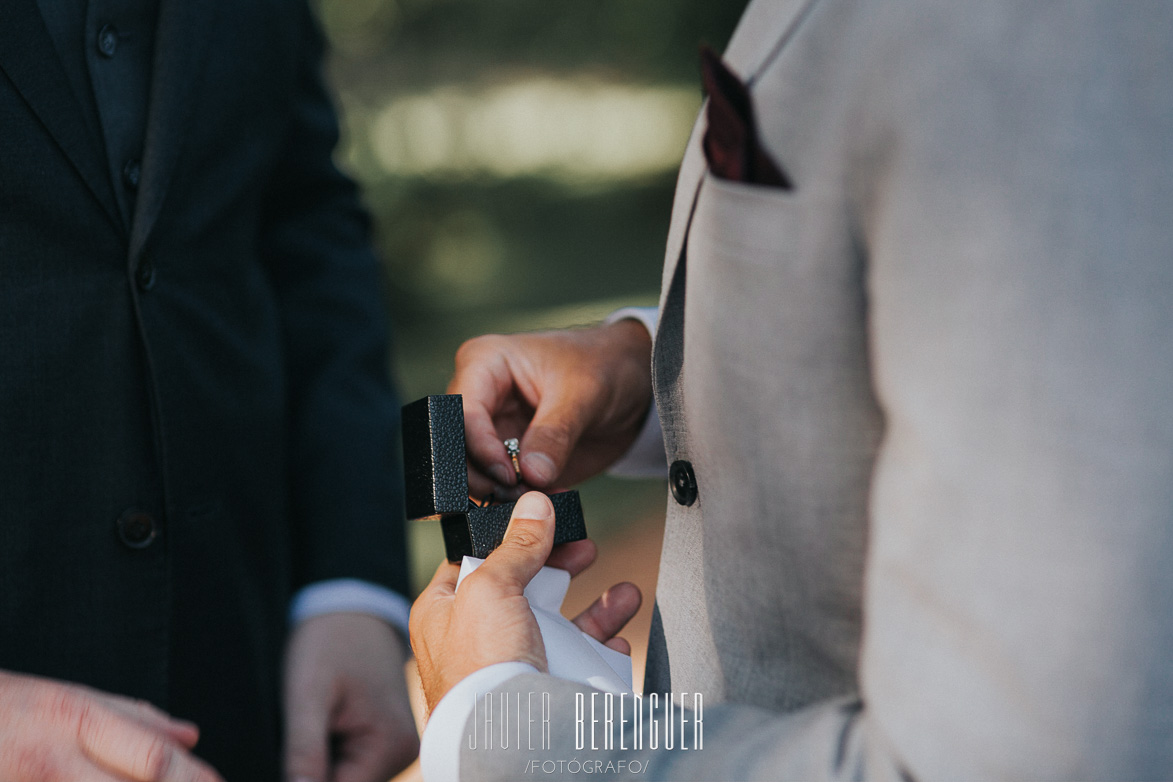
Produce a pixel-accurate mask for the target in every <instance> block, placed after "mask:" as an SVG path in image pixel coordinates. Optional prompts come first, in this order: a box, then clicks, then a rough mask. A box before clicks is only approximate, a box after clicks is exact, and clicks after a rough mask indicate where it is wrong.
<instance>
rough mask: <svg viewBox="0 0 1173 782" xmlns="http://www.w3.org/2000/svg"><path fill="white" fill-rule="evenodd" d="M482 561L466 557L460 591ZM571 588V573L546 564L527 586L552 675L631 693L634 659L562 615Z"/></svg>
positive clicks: (618, 691)
mask: <svg viewBox="0 0 1173 782" xmlns="http://www.w3.org/2000/svg"><path fill="white" fill-rule="evenodd" d="M483 562H484V560H483V559H479V558H477V557H465V558H464V560H463V561H462V562H461V563H460V576H459V577H458V578H457V580H456V588H457V590H459V589H460V584H461V582H462V581H464V579H465V577H466V576H468V575H469V574H470V573H472V572H473V571H475V570H476V569H477V568H478V567H480V566H481V563H483ZM569 587H570V574H569V573H567V572H566V571H565V570H559V569H558V568H552V567H544V568H542V569H541V570H539V571H538V574H537V575H536V576H534V577H533V579H532V580H531V581H530V582H529V585H528V586H526V588H525V598H526V600H528V601H529V606H530V609H531V610H532V611H533V612H534V617H535V618H536V619H537V620H538V628H539V629H540V630H541V631H542V643H543V644H544V645H545V647H546V663H547V665H548V666H549V669H550V675H551V676H557V677H558V678H559V679H566V680H568V681H572V682H578V683H579V684H586V685H588V686H590V687H594V688H596V689H599V690H606V691H610V692H615V693H620V692H631V682H632V678H631V658H630V657H629V656H627V655H626V654H621V653H619V652H617V651H615V650H614V649H609V648H607V647H606V646H604V645H603V644H601V643H599V642H598V641H596V640H595V639H594V638H591V637H590V636H589V635H587V634H586V633H584V632H582V631H581V630H579V629H578V627H577V626H576V625H575V624H574V622H571V621H570V620H569V619H567V618H566V617H564V616H562V600H563V598H565V597H566V590H567V589H568V588H569Z"/></svg>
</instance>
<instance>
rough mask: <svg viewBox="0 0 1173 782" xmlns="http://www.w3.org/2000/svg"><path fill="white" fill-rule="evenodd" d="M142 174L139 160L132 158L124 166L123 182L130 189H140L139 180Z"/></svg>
mask: <svg viewBox="0 0 1173 782" xmlns="http://www.w3.org/2000/svg"><path fill="white" fill-rule="evenodd" d="M141 175H142V166H141V165H140V164H139V162H138V161H137V160H135V159H133V158H131V159H130V160H128V161H126V165H124V166H123V167H122V184H124V185H126V187H127V189H128V190H138V181H139V177H140V176H141Z"/></svg>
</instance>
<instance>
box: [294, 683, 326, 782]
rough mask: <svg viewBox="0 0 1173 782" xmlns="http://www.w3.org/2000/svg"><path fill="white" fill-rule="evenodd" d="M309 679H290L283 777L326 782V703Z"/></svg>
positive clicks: (296, 780)
mask: <svg viewBox="0 0 1173 782" xmlns="http://www.w3.org/2000/svg"><path fill="white" fill-rule="evenodd" d="M313 690H314V688H313V687H312V685H309V683H308V682H301V683H296V682H295V683H292V684H291V685H290V688H289V692H287V693H286V705H285V711H286V723H285V779H286V780H287V782H326V778H327V776H328V772H329V758H328V754H327V753H328V751H329V750H328V746H327V733H328V731H329V725H328V719H329V704H328V703H327V702H326V700H327V699H326V697H325V693H315V692H313Z"/></svg>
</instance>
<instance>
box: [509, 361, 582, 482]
mask: <svg viewBox="0 0 1173 782" xmlns="http://www.w3.org/2000/svg"><path fill="white" fill-rule="evenodd" d="M580 388H581V387H580V385H579V384H574V385H566V386H561V387H559V388H557V389H551V390H550V391H548V392H547V393H546V394H544V395H543V396H542V399H541V401H540V402H539V403H538V408H537V410H535V411H534V417H533V420H532V421H531V422H530V425H529V427H528V428H527V429H526V431H525V436H524V437H522V439H521V471H522V478H524V479H525V482H526V483H528V484H529V485H530V486H536V487H539V488H549V487H550V486H551V485H552V484H553V483H554V481H556V480H557V479H558V477H559V476H561V475H562V473H563V472H564V471H565V470H566V463H567V462H568V461H569V460H570V455H571V453H573V452H574V449H575V447H576V446H577V445H578V441H579V438H581V437H582V433H583V431H584V430H585V429H586V427H587V423H588V422H587V418H588V414H589V411H588V407H587V405H586V404H584V402H585V399H584V398H583V394H582V393H581V392H579V393H575V392H576V391H580Z"/></svg>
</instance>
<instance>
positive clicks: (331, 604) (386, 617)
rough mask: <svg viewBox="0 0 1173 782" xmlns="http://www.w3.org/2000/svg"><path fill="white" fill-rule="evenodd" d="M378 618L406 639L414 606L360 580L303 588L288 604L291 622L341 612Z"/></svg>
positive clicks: (329, 581)
mask: <svg viewBox="0 0 1173 782" xmlns="http://www.w3.org/2000/svg"><path fill="white" fill-rule="evenodd" d="M344 611H345V612H349V613H359V614H368V615H370V616H374V617H378V618H379V619H382V620H383V621H385V622H387V623H388V624H389V625H391V626H392V627H394V628H395V629H396V630H398V631H399V632H401V633H402V634H403V637H404V638H407V635H408V634H407V619H408V615H409V614H410V613H411V603H409V602H408V600H407V598H405V597H404V596H403V595H401V594H399V593H398V592H393V591H391V590H390V589H387V588H386V587H383V586H380V585H378V584H372V583H370V582H369V581H361V580H359V579H357V578H333V579H330V580H328V581H318V582H316V583H313V584H310V585H308V586H306V587H303V588H302V589H300V590H299V591H298V592H297V594H296V595H294V596H293V600H292V601H291V602H290V604H289V623H290V625H296V624H298V623H300V622H304V621H305V620H306V619H310V618H311V617H315V616H321V615H323V614H334V613H340V612H344Z"/></svg>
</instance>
